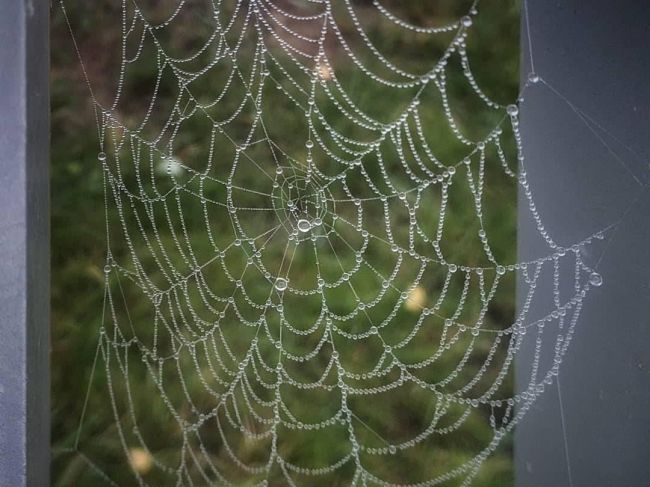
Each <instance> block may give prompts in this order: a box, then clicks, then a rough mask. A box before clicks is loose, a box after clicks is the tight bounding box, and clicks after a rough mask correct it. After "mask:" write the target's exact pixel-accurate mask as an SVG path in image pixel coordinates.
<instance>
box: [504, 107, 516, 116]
mask: <svg viewBox="0 0 650 487" xmlns="http://www.w3.org/2000/svg"><path fill="white" fill-rule="evenodd" d="M506 111H507V112H508V115H510V116H511V117H516V116H517V115H518V114H519V107H518V106H517V105H508V108H506Z"/></svg>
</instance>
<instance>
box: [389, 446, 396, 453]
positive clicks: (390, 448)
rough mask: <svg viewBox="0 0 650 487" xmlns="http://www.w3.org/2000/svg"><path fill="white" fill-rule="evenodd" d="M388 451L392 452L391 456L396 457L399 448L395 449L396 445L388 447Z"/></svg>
mask: <svg viewBox="0 0 650 487" xmlns="http://www.w3.org/2000/svg"><path fill="white" fill-rule="evenodd" d="M388 451H389V452H390V454H391V455H395V453H397V448H396V447H395V445H390V446H389V447H388Z"/></svg>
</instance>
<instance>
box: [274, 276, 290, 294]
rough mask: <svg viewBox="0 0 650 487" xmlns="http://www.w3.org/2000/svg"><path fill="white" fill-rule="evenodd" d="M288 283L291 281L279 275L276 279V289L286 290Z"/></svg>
mask: <svg viewBox="0 0 650 487" xmlns="http://www.w3.org/2000/svg"><path fill="white" fill-rule="evenodd" d="M288 285H289V282H288V281H287V280H286V279H283V278H282V277H278V278H277V279H276V280H275V289H277V290H278V291H284V290H285V289H286V288H287V286H288Z"/></svg>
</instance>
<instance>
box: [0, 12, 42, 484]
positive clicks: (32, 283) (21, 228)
mask: <svg viewBox="0 0 650 487" xmlns="http://www.w3.org/2000/svg"><path fill="white" fill-rule="evenodd" d="M48 14H49V2H44V1H35V0H34V1H31V0H26V1H18V0H15V1H7V2H2V11H1V13H0V486H2V487H22V486H25V485H29V486H39V487H41V486H47V485H48V484H49V463H50V454H49V452H50V401H49V397H50V383H49V353H48V352H49V307H50V303H49V281H50V274H49V193H48V178H49V172H48V165H49V160H48V152H49V99H48V83H49V73H48V70H49V51H48V42H49V40H48V36H49V32H48Z"/></svg>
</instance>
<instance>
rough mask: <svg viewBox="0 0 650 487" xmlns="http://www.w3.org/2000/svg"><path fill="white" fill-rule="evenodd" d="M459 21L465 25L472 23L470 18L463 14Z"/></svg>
mask: <svg viewBox="0 0 650 487" xmlns="http://www.w3.org/2000/svg"><path fill="white" fill-rule="evenodd" d="M460 21H461V22H462V24H463V26H465V27H469V26H471V25H472V18H471V17H470V16H469V15H465V16H464V17H463V18H462V19H460Z"/></svg>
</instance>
